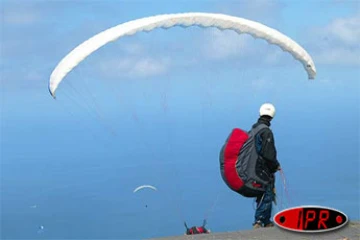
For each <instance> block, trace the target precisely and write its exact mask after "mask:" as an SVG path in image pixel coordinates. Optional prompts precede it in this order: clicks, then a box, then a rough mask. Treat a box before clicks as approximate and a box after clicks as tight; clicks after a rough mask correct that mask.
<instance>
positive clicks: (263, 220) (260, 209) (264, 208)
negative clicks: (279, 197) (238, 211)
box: [255, 184, 275, 226]
mask: <svg viewBox="0 0 360 240" xmlns="http://www.w3.org/2000/svg"><path fill="white" fill-rule="evenodd" d="M273 188H274V185H273V184H269V185H268V186H267V187H266V190H265V192H264V194H263V196H259V197H257V198H256V203H257V204H256V211H255V223H260V224H263V225H264V226H265V225H267V224H269V223H271V221H270V218H271V210H272V202H273V201H274V198H275V194H274V191H273Z"/></svg>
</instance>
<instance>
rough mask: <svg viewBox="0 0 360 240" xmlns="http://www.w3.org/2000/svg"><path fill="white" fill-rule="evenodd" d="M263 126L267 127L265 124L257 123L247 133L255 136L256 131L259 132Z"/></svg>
mask: <svg viewBox="0 0 360 240" xmlns="http://www.w3.org/2000/svg"><path fill="white" fill-rule="evenodd" d="M265 128H269V127H268V126H267V125H266V124H264V123H261V124H259V125H257V126H256V127H255V128H252V129H251V130H250V131H249V133H250V134H251V135H252V136H255V135H256V134H257V133H258V132H260V131H261V130H263V129H265Z"/></svg>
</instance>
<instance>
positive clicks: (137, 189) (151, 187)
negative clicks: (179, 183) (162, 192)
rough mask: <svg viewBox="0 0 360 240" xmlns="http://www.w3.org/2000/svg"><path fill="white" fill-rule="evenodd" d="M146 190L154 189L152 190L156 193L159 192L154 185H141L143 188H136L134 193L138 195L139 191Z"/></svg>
mask: <svg viewBox="0 0 360 240" xmlns="http://www.w3.org/2000/svg"><path fill="white" fill-rule="evenodd" d="M146 188H148V189H152V190H154V191H157V188H156V187H154V186H152V185H141V186H139V187H137V188H135V189H134V191H133V192H134V193H136V192H137V191H140V190H142V189H146Z"/></svg>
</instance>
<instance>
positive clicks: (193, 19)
mask: <svg viewBox="0 0 360 240" xmlns="http://www.w3.org/2000/svg"><path fill="white" fill-rule="evenodd" d="M174 26H183V27H189V26H201V27H205V28H206V27H216V28H218V29H229V30H234V31H235V32H237V33H247V34H250V35H252V36H253V37H257V38H261V39H264V40H266V41H267V42H269V43H270V44H275V45H277V46H279V47H280V48H281V49H282V50H283V51H286V52H289V53H290V54H291V55H292V56H293V57H294V58H295V59H296V60H298V61H300V62H301V63H302V64H303V66H304V68H305V70H306V72H307V74H308V78H309V79H314V78H315V75H316V68H315V65H314V63H313V60H312V58H311V57H310V55H309V54H308V53H307V52H306V51H305V50H304V49H303V48H302V47H301V46H300V45H299V44H297V43H296V42H295V41H293V40H292V39H290V38H289V37H287V36H285V35H284V34H282V33H280V32H279V31H277V30H275V29H272V28H270V27H267V26H265V25H263V24H261V23H258V22H255V21H251V20H247V19H244V18H239V17H234V16H229V15H224V14H214V13H179V14H165V15H157V16H152V17H146V18H141V19H137V20H133V21H129V22H126V23H123V24H120V25H117V26H115V27H112V28H109V29H107V30H105V31H103V32H100V33H99V34H97V35H95V36H93V37H91V38H89V39H88V40H86V41H85V42H83V43H82V44H80V45H79V46H77V47H76V48H75V49H74V50H72V51H71V52H70V53H69V54H68V55H67V56H65V57H64V58H63V59H62V60H61V61H60V63H59V64H58V65H57V66H56V68H55V69H54V71H53V72H52V74H51V76H50V82H49V92H50V94H51V95H52V96H53V97H54V98H55V91H56V89H57V87H58V85H59V84H60V82H61V81H62V80H63V79H64V77H65V76H66V75H67V74H68V73H69V72H70V71H71V70H72V69H73V68H74V67H76V66H77V65H78V64H79V63H80V62H81V61H83V60H84V59H85V58H86V57H88V56H89V55H90V54H91V53H93V52H95V51H96V50H97V49H99V48H100V47H102V46H104V45H105V44H107V43H109V42H112V41H115V40H116V39H118V38H120V37H123V36H127V35H133V34H135V33H137V32H141V31H147V32H149V31H151V30H153V29H156V28H171V27H174Z"/></svg>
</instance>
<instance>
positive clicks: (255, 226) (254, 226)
mask: <svg viewBox="0 0 360 240" xmlns="http://www.w3.org/2000/svg"><path fill="white" fill-rule="evenodd" d="M261 227H262V223H261V222H256V223H254V224H253V228H254V229H257V228H261Z"/></svg>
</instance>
